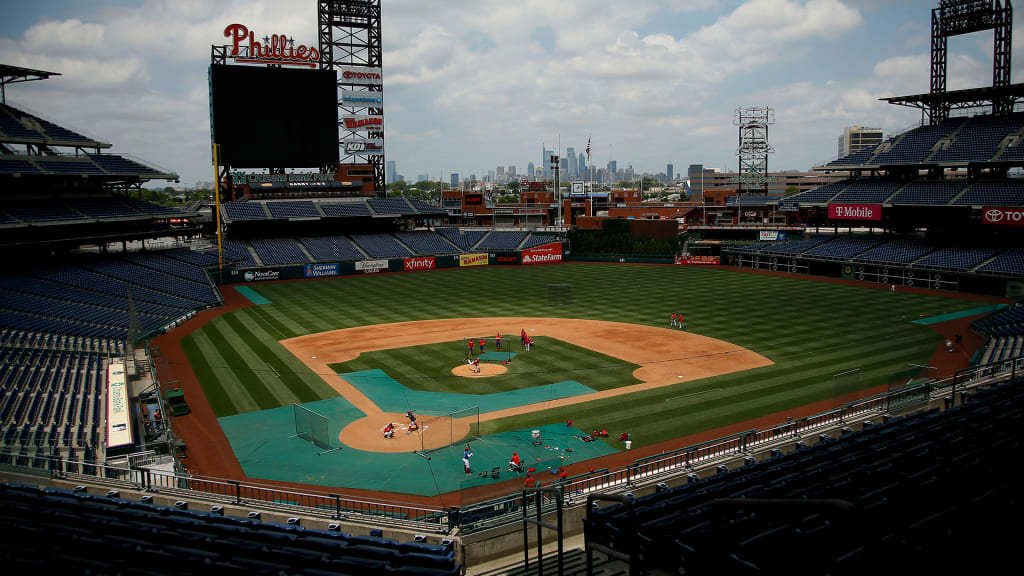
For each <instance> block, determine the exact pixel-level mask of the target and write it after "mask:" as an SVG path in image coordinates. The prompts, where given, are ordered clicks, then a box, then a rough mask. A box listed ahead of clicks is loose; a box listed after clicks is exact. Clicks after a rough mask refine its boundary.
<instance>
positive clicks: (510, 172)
mask: <svg viewBox="0 0 1024 576" xmlns="http://www.w3.org/2000/svg"><path fill="white" fill-rule="evenodd" d="M516 176H517V174H516V167H515V165H511V164H510V165H509V167H508V177H509V178H515V177H516Z"/></svg>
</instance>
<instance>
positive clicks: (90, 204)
mask: <svg viewBox="0 0 1024 576" xmlns="http://www.w3.org/2000/svg"><path fill="white" fill-rule="evenodd" d="M65 202H66V203H67V205H68V206H70V207H72V208H74V209H75V210H77V211H79V212H81V213H83V214H85V215H87V216H91V217H93V218H133V217H139V216H142V214H140V213H139V212H138V211H136V210H135V209H134V208H132V207H131V206H128V205H127V204H125V203H124V202H121V201H120V200H119V199H117V198H74V199H71V198H69V199H66V200H65Z"/></svg>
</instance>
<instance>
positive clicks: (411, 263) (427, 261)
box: [405, 256, 436, 270]
mask: <svg viewBox="0 0 1024 576" xmlns="http://www.w3.org/2000/svg"><path fill="white" fill-rule="evenodd" d="M435 265H436V263H435V261H434V257H433V256H427V257H425V258H406V259H405V269H406V270H432V269H433V268H434V267H435Z"/></svg>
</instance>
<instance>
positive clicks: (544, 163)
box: [540, 146, 554, 178]
mask: <svg viewBox="0 0 1024 576" xmlns="http://www.w3.org/2000/svg"><path fill="white" fill-rule="evenodd" d="M553 154H554V152H552V151H551V150H547V149H546V148H544V147H543V146H542V147H541V156H540V165H541V167H542V169H543V170H544V174H543V176H544V178H549V177H551V170H552V169H553V168H554V167H553V166H551V156H552V155H553Z"/></svg>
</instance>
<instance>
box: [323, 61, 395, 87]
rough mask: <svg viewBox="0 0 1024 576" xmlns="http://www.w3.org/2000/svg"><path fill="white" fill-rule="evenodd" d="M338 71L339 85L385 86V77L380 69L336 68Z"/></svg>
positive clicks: (359, 67) (360, 67)
mask: <svg viewBox="0 0 1024 576" xmlns="http://www.w3.org/2000/svg"><path fill="white" fill-rule="evenodd" d="M334 69H335V70H337V71H338V83H339V84H355V85H359V86H381V85H383V84H384V77H383V76H382V75H381V73H380V72H381V70H380V68H367V67H365V66H335V67H334Z"/></svg>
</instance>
